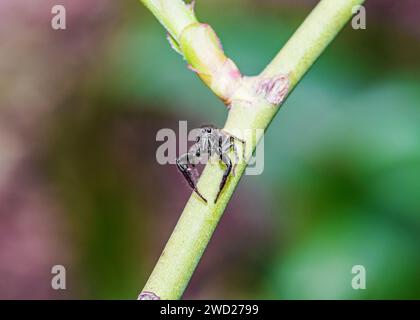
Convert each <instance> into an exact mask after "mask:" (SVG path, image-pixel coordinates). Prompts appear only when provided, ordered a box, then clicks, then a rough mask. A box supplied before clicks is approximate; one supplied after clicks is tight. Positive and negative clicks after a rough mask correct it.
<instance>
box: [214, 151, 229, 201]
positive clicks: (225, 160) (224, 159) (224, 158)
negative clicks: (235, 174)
mask: <svg viewBox="0 0 420 320" xmlns="http://www.w3.org/2000/svg"><path fill="white" fill-rule="evenodd" d="M220 161H222V162H223V163H224V164H225V165H226V170H225V172H224V173H223V178H222V181H221V182H220V186H219V192H218V193H217V196H216V199H215V200H214V203H216V202H217V200H218V199H219V196H220V194H221V193H222V190H223V188H224V186H225V184H226V181H227V178H228V177H229V174H230V172H231V171H232V161H231V160H230V158H229V157H228V156H227V155H226V154H224V153H222V154H220Z"/></svg>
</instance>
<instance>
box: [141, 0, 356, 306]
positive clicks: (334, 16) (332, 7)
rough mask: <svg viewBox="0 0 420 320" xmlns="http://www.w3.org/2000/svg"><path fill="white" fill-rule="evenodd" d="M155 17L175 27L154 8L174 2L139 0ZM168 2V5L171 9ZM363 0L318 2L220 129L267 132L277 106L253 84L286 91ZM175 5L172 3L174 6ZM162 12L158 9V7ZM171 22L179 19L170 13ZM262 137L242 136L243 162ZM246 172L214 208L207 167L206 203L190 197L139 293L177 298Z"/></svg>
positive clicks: (212, 167)
mask: <svg viewBox="0 0 420 320" xmlns="http://www.w3.org/2000/svg"><path fill="white" fill-rule="evenodd" d="M142 2H144V3H145V4H146V5H147V6H148V7H149V8H151V7H152V8H153V10H152V12H153V13H154V14H155V15H157V16H158V17H159V20H160V21H161V22H162V21H163V25H164V26H167V25H177V24H176V23H172V22H170V21H165V19H166V18H167V16H165V15H163V14H160V13H159V12H157V10H156V8H157V7H153V6H152V4H157V3H159V4H160V5H161V6H164V4H165V3H169V2H171V3H172V2H173V3H178V5H180V6H181V5H182V4H181V2H182V1H178V0H170V1H169V0H161V1H157V0H142ZM173 3H172V5H174V4H173ZM361 3H363V0H322V1H320V3H319V4H318V5H317V7H316V8H315V9H314V10H313V11H312V13H311V14H310V15H309V16H308V17H307V19H306V20H305V21H304V23H303V24H302V25H301V26H300V28H299V29H298V30H297V31H296V32H295V34H294V35H293V36H292V37H291V39H290V40H289V41H288V42H287V44H286V45H285V46H284V47H283V49H282V50H281V51H280V52H279V54H278V55H277V56H276V57H275V58H274V60H273V61H272V62H271V63H270V64H269V65H268V66H267V67H266V69H265V70H264V71H263V72H262V73H261V74H260V75H259V76H258V77H253V78H246V77H244V78H243V79H242V81H241V85H240V87H239V88H237V90H236V91H235V92H234V94H233V96H232V104H231V108H230V111H229V114H228V118H227V121H226V123H225V126H224V129H225V130H226V131H228V132H235V130H237V129H248V130H249V129H251V130H257V129H263V130H266V129H267V127H268V126H269V124H270V122H271V121H272V119H273V117H274V116H275V114H276V113H277V111H278V109H279V107H280V106H278V105H273V104H271V103H269V102H268V101H266V100H265V99H263V98H261V96H258V95H257V94H256V93H255V84H256V82H257V81H258V80H260V79H263V78H264V79H265V78H273V77H276V76H278V75H279V74H283V75H287V76H288V77H289V93H290V91H291V90H292V89H293V88H294V87H295V86H296V84H297V83H298V82H299V80H300V79H301V78H302V77H303V75H304V74H305V73H306V72H307V71H308V70H309V68H310V67H311V66H312V64H313V63H314V62H315V61H316V59H317V58H318V57H319V55H320V54H321V53H322V52H323V50H324V49H325V48H326V46H327V45H328V44H329V43H330V42H331V41H332V40H333V39H334V37H335V36H336V35H337V34H338V32H339V31H340V30H341V29H342V27H343V26H344V25H345V24H346V23H347V21H348V20H349V19H350V18H351V16H352V7H353V6H356V5H359V4H361ZM175 6H176V5H175ZM161 8H162V7H161ZM170 19H175V20H176V19H177V16H176V15H172V17H171V18H170ZM261 135H262V132H261V131H258V132H257V133H256V135H255V136H254V137H253V138H245V137H242V138H244V139H246V146H247V158H249V157H250V155H251V153H252V151H253V150H254V149H255V147H256V145H257V143H258V141H259V140H260V138H261ZM245 168H246V164H245V163H240V164H238V166H237V169H236V175H235V176H231V177H230V178H229V180H228V182H227V184H226V186H225V188H224V190H223V192H222V194H221V196H220V198H219V200H218V201H217V203H216V204H214V203H213V200H214V199H215V197H216V194H217V191H218V189H219V183H220V181H221V178H222V175H223V167H221V166H220V164H217V163H209V164H207V165H206V167H205V169H204V171H203V173H202V175H201V177H200V179H199V181H198V189H199V190H200V191H201V193H202V194H203V195H204V196H205V197H206V198H207V200H208V204H206V203H204V202H203V201H202V200H201V199H200V198H199V197H198V196H197V195H196V194H195V193H192V195H191V197H190V199H189V200H188V202H187V204H186V206H185V208H184V211H183V212H182V215H181V217H180V219H179V221H178V223H177V225H176V227H175V229H174V231H173V233H172V235H171V237H170V238H169V240H168V242H167V244H166V247H165V249H164V250H163V252H162V254H161V256H160V258H159V260H158V262H157V264H156V266H155V268H154V270H153V272H152V274H151V275H150V277H149V279H148V281H147V283H146V285H145V287H144V289H143V292H152V293H153V294H155V295H156V296H158V297H160V299H179V298H181V296H182V294H183V292H184V290H185V288H186V286H187V285H188V282H189V280H190V278H191V276H192V274H193V272H194V270H195V268H196V266H197V264H198V262H199V260H200V258H201V256H202V254H203V252H204V250H205V248H206V247H207V244H208V242H209V241H210V238H211V236H212V234H213V231H214V230H215V228H216V226H217V224H218V222H219V220H220V218H221V216H222V215H223V212H224V210H225V208H226V206H227V204H228V202H229V200H230V198H231V196H232V194H233V192H234V190H235V188H236V186H237V185H238V183H239V180H240V179H241V177H242V175H243V173H244V171H245Z"/></svg>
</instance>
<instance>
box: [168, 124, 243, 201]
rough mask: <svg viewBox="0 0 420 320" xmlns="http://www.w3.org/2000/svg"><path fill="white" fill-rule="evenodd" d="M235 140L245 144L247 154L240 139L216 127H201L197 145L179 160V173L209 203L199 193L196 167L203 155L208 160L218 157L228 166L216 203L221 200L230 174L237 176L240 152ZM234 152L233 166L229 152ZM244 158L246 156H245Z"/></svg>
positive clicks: (201, 196) (200, 195)
mask: <svg viewBox="0 0 420 320" xmlns="http://www.w3.org/2000/svg"><path fill="white" fill-rule="evenodd" d="M235 140H237V141H239V142H241V143H242V144H243V151H244V152H245V141H244V140H242V139H239V138H237V137H235V136H233V135H231V134H229V133H227V132H225V131H223V130H222V129H217V128H215V127H214V126H203V127H201V130H200V134H199V135H198V136H197V139H196V142H195V144H194V145H193V146H192V147H191V148H190V149H189V151H188V152H187V153H185V154H183V155H181V156H180V157H179V158H178V159H177V160H176V164H177V166H178V169H179V171H181V173H182V174H183V176H184V178H185V179H186V180H187V182H188V184H189V186H190V187H191V188H192V189H193V190H194V191H195V192H196V193H197V195H198V196H199V197H200V198H201V199H202V200H203V201H204V202H206V203H207V200H206V198H204V197H203V195H202V194H201V193H200V191H198V189H197V184H196V179H197V177H198V171H197V168H196V165H197V164H198V163H199V161H200V159H201V157H202V155H205V154H206V155H207V156H208V159H210V158H211V156H213V155H217V156H218V157H219V160H220V161H221V162H222V163H223V164H225V165H226V170H225V172H224V174H223V178H222V181H221V182H220V186H219V192H218V193H217V196H216V199H215V200H214V203H216V202H217V199H219V196H220V193H221V192H222V190H223V187H224V186H225V184H226V181H227V178H228V176H229V174H230V173H231V172H232V174H233V175H235V166H236V164H237V163H238V161H239V159H238V152H237V149H236V146H235ZM231 150H232V151H233V154H234V156H235V162H234V164H233V165H232V160H231V159H230V157H229V152H230V151H231ZM243 156H244V154H243Z"/></svg>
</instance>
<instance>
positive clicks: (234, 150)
mask: <svg viewBox="0 0 420 320" xmlns="http://www.w3.org/2000/svg"><path fill="white" fill-rule="evenodd" d="M229 140H230V148H231V149H232V151H233V155H234V156H235V163H234V164H233V168H232V175H235V169H236V166H237V165H238V163H239V156H238V149H237V148H236V145H235V141H234V140H235V138H233V137H230V138H229Z"/></svg>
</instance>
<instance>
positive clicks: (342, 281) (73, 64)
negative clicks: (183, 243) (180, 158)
mask: <svg viewBox="0 0 420 320" xmlns="http://www.w3.org/2000/svg"><path fill="white" fill-rule="evenodd" d="M316 2H317V1H309V0H308V1H304V0H301V1H281V0H277V1H274V0H271V1H269V0H264V1H261V0H253V1H251V0H229V1H222V0H211V1H210V0H198V1H197V4H196V10H197V16H198V18H199V19H200V20H201V21H203V22H208V23H210V24H211V25H212V26H213V27H214V29H215V30H216V32H217V33H218V34H219V36H220V38H221V40H222V42H223V44H224V48H225V50H226V52H227V54H228V55H229V56H230V57H232V59H233V60H234V61H236V62H237V64H238V66H239V67H240V68H241V70H242V71H243V73H245V74H249V75H254V74H257V73H258V72H260V71H261V70H262V69H263V68H264V66H265V65H266V64H267V63H268V62H269V61H270V60H271V59H272V58H273V57H274V55H275V54H276V52H277V51H278V50H279V48H281V46H282V45H283V44H284V43H285V41H286V40H287V39H288V38H289V37H290V36H291V35H292V34H293V32H294V30H296V28H297V27H298V26H299V24H300V23H301V22H302V21H303V19H304V18H305V17H306V16H307V15H308V13H309V12H310V10H311V8H312V7H313V6H314V5H315V3H316ZM57 3H58V2H56V1H50V0H48V1H43V2H42V4H41V3H38V2H37V3H35V2H33V3H32V2H27V1H23V0H17V1H13V0H6V1H2V4H1V5H0V70H1V73H0V74H1V76H0V298H3V299H12V298H24V299H26V298H39V299H48V298H53V299H68V298H79V299H102V298H104V299H111V298H112V299H133V298H136V296H137V294H138V293H139V292H140V291H141V289H142V287H143V285H144V283H145V281H146V280H147V277H148V275H149V274H150V272H151V271H152V269H153V266H154V264H155V262H156V261H157V259H158V257H159V255H160V253H161V250H162V249H163V246H164V245H165V243H166V240H167V239H168V238H169V235H170V233H171V231H172V229H173V227H174V226H175V223H176V221H177V219H178V217H179V214H180V213H181V211H182V208H183V206H184V204H185V202H186V200H187V199H188V196H189V194H190V190H189V188H188V187H187V185H186V183H184V181H183V178H182V177H181V176H180V175H179V174H178V172H177V169H176V167H175V166H173V165H166V166H161V165H159V164H158V163H157V162H156V158H155V152H156V149H157V147H158V146H159V144H160V142H156V138H155V137H156V133H157V131H158V130H159V129H161V128H173V129H174V130H175V131H176V132H177V128H178V121H179V120H187V121H188V126H189V129H193V128H195V127H197V126H199V125H201V124H203V123H213V124H215V125H217V126H219V127H220V126H222V125H223V123H224V119H225V118H226V114H227V111H226V108H225V107H224V106H223V105H222V104H221V103H220V102H219V101H218V100H217V98H215V97H214V96H213V95H212V93H211V92H210V91H209V90H208V89H207V88H206V87H205V86H204V85H203V84H202V83H201V82H200V81H199V80H198V79H197V78H196V76H195V75H194V74H193V73H192V72H191V71H189V70H188V69H187V68H186V65H185V62H184V61H182V59H181V58H180V56H178V55H177V54H176V53H175V52H174V51H172V50H171V49H170V47H169V45H168V43H167V41H166V39H165V32H164V30H163V28H162V27H161V26H160V25H159V24H158V23H157V22H156V21H155V19H154V17H153V16H152V15H151V14H150V13H149V12H147V10H146V9H145V8H144V7H143V6H142V5H141V4H140V3H139V1H135V0H126V1H110V0H108V1H107V0H89V1H82V0H74V1H70V0H68V1H59V4H64V6H65V7H66V10H67V29H66V30H65V31H54V30H52V29H51V27H50V20H51V17H52V15H51V7H52V6H53V5H54V4H57ZM366 8H367V29H366V30H353V29H352V28H351V26H350V24H348V25H347V27H346V28H345V30H344V31H343V32H342V33H341V34H340V35H339V36H338V37H337V39H336V40H335V41H334V43H333V44H332V45H331V46H330V47H329V48H328V49H327V51H326V52H325V54H324V55H323V56H322V57H321V58H320V59H319V61H318V62H317V63H316V64H315V65H314V66H313V68H312V69H311V70H310V72H309V73H308V74H307V76H306V77H305V78H304V79H303V81H302V82H301V83H300V84H299V86H298V87H297V88H296V90H295V91H294V92H293V94H292V95H291V97H290V98H289V99H288V100H287V102H286V103H285V104H284V106H283V107H282V108H281V110H280V112H279V113H278V115H277V117H276V119H275V120H274V121H273V123H272V125H271V127H270V128H269V130H268V132H267V135H266V137H265V170H264V173H263V174H262V175H259V176H245V177H244V179H243V180H242V181H241V184H240V187H239V188H238V190H237V192H236V193H235V194H234V196H233V198H232V201H231V203H230V204H229V206H228V208H227V210H226V212H225V216H224V217H223V219H222V220H221V223H220V225H219V227H218V229H217V231H216V233H215V234H214V237H213V239H212V241H211V243H210V245H209V247H208V250H207V251H206V253H205V255H204V257H203V259H202V261H201V262H200V264H199V266H198V269H197V271H196V273H195V275H194V277H193V279H192V281H191V283H190V286H189V287H188V289H187V291H186V293H185V295H184V298H187V299H204V298H209V299H213V298H218V299H234V298H237V299H379V298H385V299H391V298H396V299H404V298H417V299H418V298H420V244H419V240H420V90H419V88H420V76H419V75H420V59H419V57H420V16H419V12H420V3H419V1H410V0H405V1H391V0H389V1H388V0H383V1H382V0H368V1H367V5H366ZM56 264H62V265H64V266H65V267H66V271H67V274H66V276H67V281H66V286H67V289H66V290H63V291H60V290H58V291H55V290H52V289H51V286H50V281H51V278H52V275H51V267H52V266H53V265H56ZM354 265H363V266H365V268H366V272H367V278H366V286H367V288H366V289H365V290H354V289H353V288H352V286H351V281H352V278H353V276H354V275H353V274H352V273H351V269H352V267H353V266H354Z"/></svg>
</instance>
